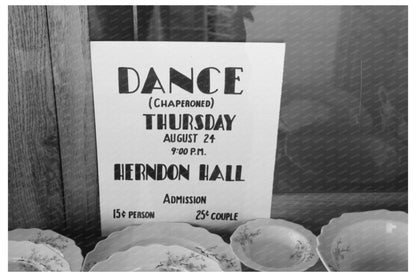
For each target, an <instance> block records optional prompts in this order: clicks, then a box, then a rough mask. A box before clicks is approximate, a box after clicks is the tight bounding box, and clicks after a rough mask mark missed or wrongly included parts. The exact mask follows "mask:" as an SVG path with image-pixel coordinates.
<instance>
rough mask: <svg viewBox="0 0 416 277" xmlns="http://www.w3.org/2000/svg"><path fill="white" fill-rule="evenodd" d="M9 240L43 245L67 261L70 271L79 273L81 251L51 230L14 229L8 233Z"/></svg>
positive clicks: (70, 241) (68, 240)
mask: <svg viewBox="0 0 416 277" xmlns="http://www.w3.org/2000/svg"><path fill="white" fill-rule="evenodd" d="M9 240H14V241H31V242H33V243H36V244H45V245H46V246H48V247H50V248H51V249H52V250H54V251H56V252H57V253H58V254H60V255H61V256H63V257H64V258H65V260H67V261H68V263H69V265H70V267H71V271H80V270H81V266H82V261H83V257H82V254H81V249H80V248H79V247H78V246H76V244H75V242H74V241H73V240H72V239H69V238H67V237H65V236H62V235H60V234H58V233H56V232H54V231H52V230H40V229H37V228H31V229H15V230H12V231H9Z"/></svg>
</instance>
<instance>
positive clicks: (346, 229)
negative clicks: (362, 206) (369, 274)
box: [318, 210, 408, 271]
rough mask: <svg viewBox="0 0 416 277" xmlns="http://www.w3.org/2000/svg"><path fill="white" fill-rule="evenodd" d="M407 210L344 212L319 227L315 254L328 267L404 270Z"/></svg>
mask: <svg viewBox="0 0 416 277" xmlns="http://www.w3.org/2000/svg"><path fill="white" fill-rule="evenodd" d="M407 228H408V224H407V213H405V212H399V211H397V212H392V211H387V210H376V211H367V212H357V213H345V214H343V215H341V216H340V217H338V218H334V219H332V220H331V221H330V222H329V224H328V225H326V226H324V227H322V230H321V234H320V235H319V236H318V254H319V256H320V258H321V260H322V262H323V263H324V265H325V267H326V268H327V269H328V270H329V271H407V262H408V258H407V245H408V242H407V232H408V230H407Z"/></svg>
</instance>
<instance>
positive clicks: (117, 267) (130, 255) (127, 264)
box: [90, 244, 222, 271]
mask: <svg viewBox="0 0 416 277" xmlns="http://www.w3.org/2000/svg"><path fill="white" fill-rule="evenodd" d="M90 271H222V270H221V268H220V266H219V265H218V263H217V262H216V261H214V260H211V259H210V258H207V257H205V256H203V255H201V254H198V253H196V252H194V251H191V250H189V249H187V248H184V247H181V246H177V245H172V246H165V245H160V244H152V245H148V246H134V247H132V248H130V249H129V250H126V251H122V252H117V253H114V254H113V255H111V257H110V258H108V259H107V260H105V261H102V262H99V263H97V264H96V265H94V266H93V267H92V268H91V270H90Z"/></svg>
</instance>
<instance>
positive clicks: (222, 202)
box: [91, 42, 285, 235]
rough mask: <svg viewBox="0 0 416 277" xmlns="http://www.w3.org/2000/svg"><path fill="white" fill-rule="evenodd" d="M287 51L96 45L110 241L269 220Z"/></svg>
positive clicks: (101, 168)
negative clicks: (189, 226) (145, 228)
mask: <svg viewBox="0 0 416 277" xmlns="http://www.w3.org/2000/svg"><path fill="white" fill-rule="evenodd" d="M284 50H285V45H284V44H283V43H213V42H91V55H92V73H93V88H94V106H95V120H96V134H97V151H98V173H99V187H100V206H101V227H102V233H103V235H106V234H108V233H109V232H112V231H115V230H119V229H121V228H123V227H124V226H127V225H132V224H138V223H143V222H153V221H174V222H189V223H193V224H196V225H200V226H205V227H207V228H208V229H210V230H220V229H229V230H230V229H233V228H235V227H236V226H238V225H239V224H241V223H242V222H244V221H247V220H249V219H254V218H268V217H270V212H271V200H272V190H273V173H274V168H275V157H276V146H277V129H278V122H279V107H280V96H281V88H282V76H283V59H284Z"/></svg>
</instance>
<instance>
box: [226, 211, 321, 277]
mask: <svg viewBox="0 0 416 277" xmlns="http://www.w3.org/2000/svg"><path fill="white" fill-rule="evenodd" d="M231 248H232V249H233V251H234V253H235V254H236V255H237V257H238V258H239V259H240V260H241V262H242V263H243V264H245V265H246V266H247V267H249V268H251V269H254V270H257V271H304V270H306V269H308V268H309V267H311V266H313V265H314V264H315V263H316V262H317V261H318V255H317V254H316V252H315V249H316V237H315V235H314V234H312V232H310V231H309V230H307V229H305V228H304V227H302V226H301V225H298V224H295V223H292V222H289V221H286V220H281V219H256V220H252V221H248V222H247V223H245V224H243V225H241V226H239V227H238V228H237V230H235V231H234V233H233V234H232V236H231Z"/></svg>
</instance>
